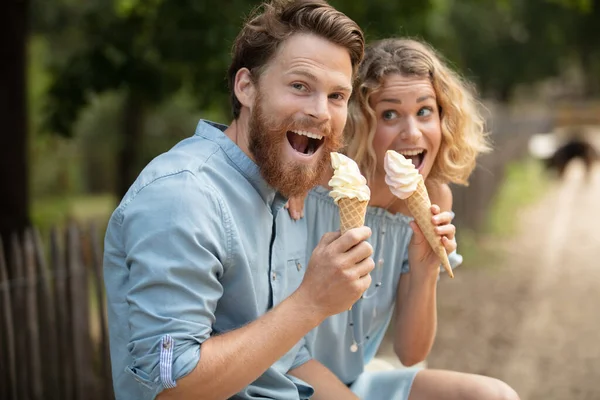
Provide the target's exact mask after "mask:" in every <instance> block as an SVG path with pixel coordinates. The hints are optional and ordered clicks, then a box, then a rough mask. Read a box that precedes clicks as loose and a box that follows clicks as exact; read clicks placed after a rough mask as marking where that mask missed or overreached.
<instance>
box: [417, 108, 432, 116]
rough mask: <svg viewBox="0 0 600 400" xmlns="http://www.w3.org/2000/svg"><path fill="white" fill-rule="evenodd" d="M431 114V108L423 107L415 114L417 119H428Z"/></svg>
mask: <svg viewBox="0 0 600 400" xmlns="http://www.w3.org/2000/svg"><path fill="white" fill-rule="evenodd" d="M432 113H433V110H432V109H431V107H423V108H421V109H420V110H419V111H418V112H417V116H419V117H428V116H430V115H431V114H432Z"/></svg>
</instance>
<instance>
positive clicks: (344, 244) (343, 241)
mask: <svg viewBox="0 0 600 400" xmlns="http://www.w3.org/2000/svg"><path fill="white" fill-rule="evenodd" d="M369 237H371V228H369V227H368V226H361V227H360V228H353V229H350V230H349V231H347V232H345V233H344V234H343V235H342V236H341V237H340V238H339V239H338V240H336V241H335V243H334V245H335V246H336V249H335V250H336V251H337V252H340V253H345V252H347V251H348V250H350V249H351V248H352V247H354V246H356V245H357V244H359V243H360V242H364V241H365V240H367V239H368V238H369Z"/></svg>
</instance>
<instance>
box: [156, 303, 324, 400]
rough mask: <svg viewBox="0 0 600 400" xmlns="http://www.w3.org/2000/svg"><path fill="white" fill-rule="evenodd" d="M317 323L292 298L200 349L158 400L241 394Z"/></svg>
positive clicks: (317, 318) (313, 314) (316, 318)
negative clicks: (190, 367) (192, 363)
mask: <svg viewBox="0 0 600 400" xmlns="http://www.w3.org/2000/svg"><path fill="white" fill-rule="evenodd" d="M322 319H323V316H320V315H318V313H317V312H316V310H314V309H311V308H310V307H309V306H308V302H307V301H304V300H303V299H302V297H301V296H300V295H299V294H298V292H295V293H294V294H292V296H290V297H289V298H288V299H286V300H285V301H283V302H282V303H281V304H279V305H278V306H277V307H275V308H273V309H272V310H271V311H269V312H268V313H267V314H265V315H264V316H262V317H261V318H259V319H257V320H256V321H253V322H252V323H250V324H248V325H246V326H244V327H242V328H239V329H236V330H234V331H231V332H227V333H225V334H223V335H219V336H214V337H211V338H209V339H208V340H206V341H205V342H204V343H203V344H202V349H201V356H200V361H199V362H198V364H197V365H196V367H195V368H194V369H193V370H192V372H191V373H190V374H189V375H187V376H185V377H184V378H182V379H180V380H178V381H177V387H175V388H173V389H168V390H165V391H163V392H162V393H161V394H160V395H159V396H158V399H160V400H168V399H177V400H186V399H194V400H200V399H224V398H228V397H230V396H232V395H234V394H235V393H237V392H239V391H240V390H242V389H243V388H244V387H245V386H247V385H249V384H250V383H252V382H253V381H254V380H256V379H257V378H258V377H259V376H260V375H261V374H262V373H263V372H264V371H266V370H267V369H268V368H269V367H270V366H271V365H273V364H274V363H275V362H276V361H277V360H278V359H279V358H281V357H282V356H283V355H284V354H285V353H286V352H288V351H289V350H290V349H291V348H292V347H293V346H294V345H295V344H296V343H298V341H300V339H302V337H303V336H304V335H305V334H306V333H308V332H309V331H310V330H311V329H313V328H314V327H315V326H317V325H318V324H319V323H320V322H321V321H322Z"/></svg>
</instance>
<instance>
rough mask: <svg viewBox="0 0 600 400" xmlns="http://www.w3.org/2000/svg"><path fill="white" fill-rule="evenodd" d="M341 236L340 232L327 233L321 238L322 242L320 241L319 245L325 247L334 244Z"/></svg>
mask: <svg viewBox="0 0 600 400" xmlns="http://www.w3.org/2000/svg"><path fill="white" fill-rule="evenodd" d="M340 236H341V235H340V233H339V232H327V233H326V234H324V235H323V236H321V240H320V241H319V244H321V245H323V246H328V245H330V244H331V243H333V242H334V241H335V240H336V239H338V238H339V237H340Z"/></svg>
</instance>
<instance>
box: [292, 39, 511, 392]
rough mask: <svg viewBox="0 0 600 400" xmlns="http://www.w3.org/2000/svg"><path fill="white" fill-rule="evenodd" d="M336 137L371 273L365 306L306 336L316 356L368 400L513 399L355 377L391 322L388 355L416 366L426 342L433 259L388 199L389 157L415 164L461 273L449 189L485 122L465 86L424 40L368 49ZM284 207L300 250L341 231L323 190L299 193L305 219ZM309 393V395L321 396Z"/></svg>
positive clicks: (429, 376) (443, 384)
mask: <svg viewBox="0 0 600 400" xmlns="http://www.w3.org/2000/svg"><path fill="white" fill-rule="evenodd" d="M345 136H346V143H347V147H346V149H345V153H346V154H347V155H348V156H349V157H350V158H352V159H354V160H355V161H356V162H357V163H358V165H359V167H360V168H361V171H362V173H363V174H364V175H365V176H366V178H367V181H368V184H369V187H370V189H371V200H370V202H369V208H368V211H367V215H366V219H365V225H367V226H369V227H370V228H371V229H372V232H373V233H372V236H371V239H370V240H369V241H370V243H371V244H372V246H373V249H374V253H373V259H374V261H375V265H376V267H375V269H374V270H373V272H372V273H371V277H372V285H371V287H370V288H369V289H368V290H367V292H365V294H364V295H363V298H362V299H361V300H360V301H358V302H357V303H356V304H355V306H354V307H353V308H352V309H351V310H349V311H348V312H346V313H341V314H338V315H334V316H332V317H330V318H328V319H327V320H326V321H324V322H323V323H322V324H321V325H320V326H319V327H317V328H316V329H315V330H313V331H312V332H311V333H310V334H309V335H308V337H307V345H308V348H309V350H310V351H311V353H312V355H313V357H314V358H315V359H316V360H318V361H320V362H321V363H322V364H324V365H325V366H326V367H327V368H328V369H329V370H331V371H332V372H333V373H334V374H335V375H336V376H337V377H338V378H339V379H340V380H341V381H342V382H343V383H345V384H347V385H349V386H350V388H351V389H352V391H353V392H354V393H355V394H357V395H358V396H359V397H360V398H364V399H368V400H372V399H380V398H381V399H409V400H418V399H518V396H517V394H516V393H515V392H514V390H512V389H511V388H510V387H509V386H508V385H506V384H505V383H504V382H501V381H499V380H496V379H492V378H488V377H484V376H478V375H472V374H463V373H457V372H452V371H439V370H429V369H423V370H421V369H416V368H412V369H411V368H409V369H400V370H393V371H384V372H363V370H364V366H365V365H366V364H367V363H368V362H369V361H371V360H372V359H373V358H374V356H375V354H376V352H377V350H378V348H379V346H380V344H381V341H382V339H383V337H384V334H385V332H386V330H387V327H388V325H389V323H390V321H391V320H392V315H393V316H394V318H393V320H394V321H395V325H394V327H393V332H394V335H393V337H394V349H395V352H396V354H397V355H398V357H399V359H400V361H401V362H402V363H403V364H404V365H414V364H416V363H418V362H420V361H422V360H424V359H425V358H426V357H427V355H428V354H429V352H430V350H431V347H432V345H433V341H434V338H435V331H436V323H437V317H436V286H437V281H438V277H439V271H440V267H439V265H440V261H439V259H438V258H437V257H436V256H435V254H434V253H433V251H432V250H431V248H430V246H429V245H428V244H427V242H426V241H425V240H424V237H423V235H422V234H421V232H420V230H419V229H418V227H417V226H416V224H415V223H414V222H412V218H410V213H409V211H408V209H407V206H406V204H405V203H404V202H403V201H402V200H399V199H398V198H396V197H395V196H394V195H393V194H392V193H391V192H390V189H389V187H388V186H387V184H386V182H385V170H384V162H383V161H384V155H385V152H386V151H387V150H389V149H393V150H396V151H397V152H399V153H401V154H403V155H404V156H405V157H407V158H410V159H411V160H412V162H413V164H414V165H415V166H416V167H417V169H418V170H419V172H420V173H421V174H422V175H423V177H424V178H425V182H426V185H427V188H428V191H429V194H430V197H431V200H432V203H433V204H436V206H433V207H432V218H433V220H434V223H436V225H438V228H437V233H438V234H439V235H440V237H441V240H442V243H443V244H444V246H445V247H446V249H447V250H448V252H449V253H451V254H450V258H451V263H452V264H453V266H456V265H457V264H460V261H461V258H460V256H459V255H457V254H456V252H453V251H454V250H455V249H456V241H455V239H454V233H455V227H454V226H453V225H452V224H451V220H452V216H453V214H452V212H451V209H452V193H451V191H450V188H449V186H448V184H449V183H457V184H466V183H467V179H468V177H469V175H470V174H471V172H472V170H473V168H474V167H475V161H476V157H477V155H478V154H480V153H482V152H486V151H488V149H489V147H488V145H487V142H486V135H485V133H484V120H483V118H482V117H481V115H480V112H479V110H478V107H477V103H476V101H475V98H474V96H473V95H472V93H471V91H470V89H469V87H468V86H467V84H466V83H465V82H464V81H462V80H461V79H460V77H459V76H458V75H457V74H456V73H454V72H453V71H452V70H450V69H449V68H448V67H447V66H446V65H445V64H444V63H443V62H442V61H441V59H440V57H439V56H438V55H437V54H436V53H435V51H434V50H433V49H432V48H430V47H429V46H427V45H425V44H423V43H420V42H417V41H414V40H406V39H386V40H383V41H380V42H376V43H374V44H372V45H370V46H369V47H368V49H367V50H366V53H365V59H364V61H363V63H362V65H361V67H360V69H359V72H358V77H357V82H356V84H355V87H354V94H353V97H352V98H351V100H350V104H349V117H348V122H347V126H346V131H345ZM290 204H291V205H290V214H291V215H296V216H299V213H303V215H304V217H305V218H303V219H302V221H303V222H302V223H304V224H306V228H307V236H308V246H307V248H308V249H313V248H315V246H316V245H317V243H318V241H319V239H320V238H321V236H322V235H323V234H324V233H325V232H330V231H335V230H337V229H338V227H339V215H338V208H337V206H336V205H335V203H334V202H333V199H332V198H331V197H330V196H328V190H327V189H326V188H324V187H317V188H315V189H313V190H312V191H311V192H310V193H309V194H308V196H307V198H306V200H305V202H304V207H305V209H304V211H302V210H300V209H299V208H298V207H297V206H294V202H293V201H292V202H291V203H290ZM438 206H439V207H438ZM295 213H296V214H295ZM413 231H414V234H413ZM411 238H412V239H411ZM300 372H301V371H300ZM298 376H299V377H301V378H302V375H301V373H300V374H298ZM315 389H316V394H315V396H316V398H317V397H319V393H320V391H319V389H320V388H319V387H318V386H317V387H315ZM322 392H323V390H321V393H322Z"/></svg>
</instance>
